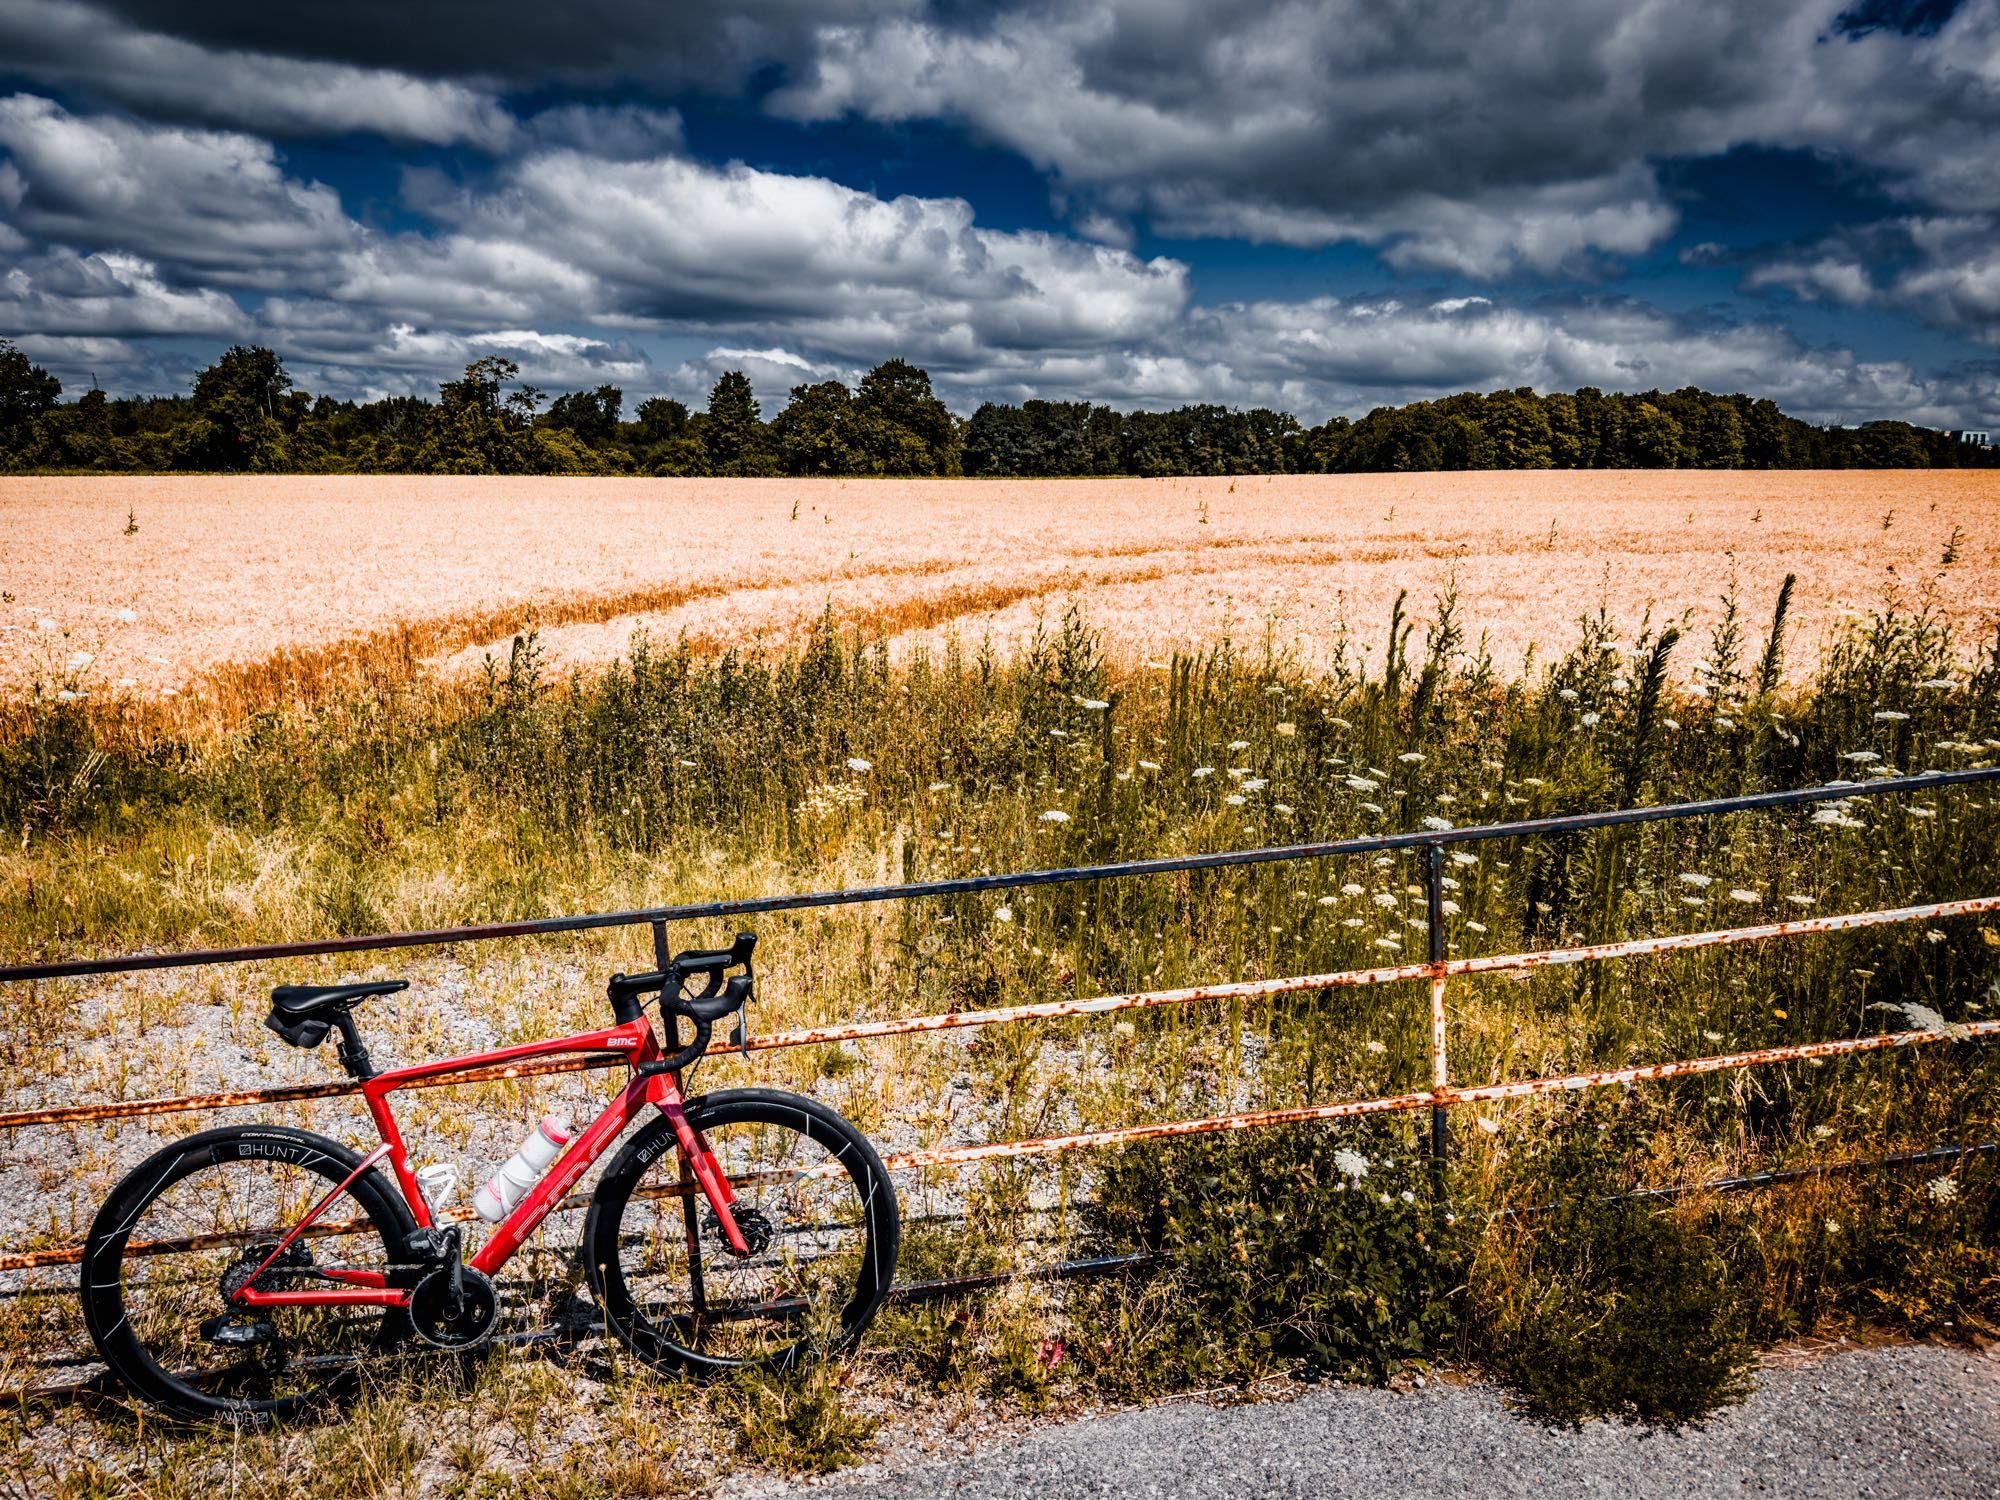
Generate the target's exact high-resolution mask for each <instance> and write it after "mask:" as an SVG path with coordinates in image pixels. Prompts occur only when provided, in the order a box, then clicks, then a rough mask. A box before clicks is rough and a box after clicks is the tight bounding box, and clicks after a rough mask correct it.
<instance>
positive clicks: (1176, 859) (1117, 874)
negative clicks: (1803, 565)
mask: <svg viewBox="0 0 2000 1500" xmlns="http://www.w3.org/2000/svg"><path fill="white" fill-rule="evenodd" d="M1996 780H2000V767H1990V768H1982V769H1979V770H1972V771H1926V772H1924V773H1922V774H1921V775H1917V776H1893V777H1883V778H1881V779H1880V780H1876V781H1868V782H1856V783H1852V784H1848V783H1845V782H1831V783H1829V784H1827V785H1825V786H1812V787H1799V788H1795V789H1793V790H1790V791H1782V792H1754V793H1750V794H1748V795H1746V796H1741V797H1715V798H1710V799H1708V800H1706V801H1702V802H1667V803H1661V804H1659V805H1657V806H1653V807H1622V808H1614V809H1612V810H1610V811H1607V812H1594V813H1569V814H1564V815H1563V816H1560V817H1551V818H1523V819H1522V820H1521V821H1519V822H1517V823H1482V824H1478V825H1476V826H1474V827H1470V828H1448V829H1437V830H1431V831H1426V832H1423V833H1388V834H1379V835H1372V836H1368V837H1362V838H1351V839H1330V840H1326V841H1323V842H1320V843H1310V844H1280V845H1274V846H1272V847H1269V848H1262V849H1230V850H1225V851H1222V852H1221V853H1216V854H1184V855H1174V856H1172V857H1169V858H1165V859H1134V860H1123V861H1120V862H1117V863H1113V864H1101V865H1071V866H1065V867H1063V868H1061V869H1050V870H1021V871H1017V872H1015V873H1013V874H1010V875H967V876H962V877H959V878H957V879H952V880H922V881H911V882H909V883H907V884H904V885H873V886H852V887H849V888H848V889H846V890H838V891H813V892H809V893H807V894H804V895H794V896H753V897H749V898H746V899H743V900H739V901H702V902H695V903H692V904H688V905H681V906H651V907H641V908H637V909H635V910H632V911H611V912H595V913H592V914H590V915H588V916H580V917H535V918H529V919H524V920H522V921H517V922H484V923H474V924H471V925H468V926H463V927H436V928H431V929H428V930H426V931H422V932H377V933H371V934H369V935H367V936H364V937H340V938H317V939H314V940H313V941H311V942H304V943H257V944H251V945H248V946H244V947H237V948H199V949H194V950H191V951H188V952H184V953H131V954H125V955H123V956H121V957H117V958H81V959H63V960H58V961H53V962H49V963H38V964H8V965H0V984H15V983H21V982H23V981H26V980H34V979H66V978H79V977H82V976H86V975H91V974H123V973H131V972H136V971H138V970H141V969H185V968H192V967H195V966H197V965H204V964H242V963H257V962H260V961H263V960H266V959H273V958H310V957H314V956H317V955H321V954H329V953H369V952H376V951H380V950H386V949H391V948H434V947H439V946H442V945H445V944H449V943H467V942H486V941H490V940H493V939H496V938H516V937H535V936H542V935H547V934H551V933H561V932H591V931H597V930H600V929H603V928H607V927H644V926H654V925H657V924H659V923H662V922H692V921H703V920H712V919H714V918H717V917H740V916H755V915H757V914H759V913H763V912H780V911H807V910H811V909H813V908H816V907H825V906H856V905H860V904H862V903H865V902H873V901H908V900H910V899H912V898H914V897H918V896H961V895H971V894H975V893H978V892H981V891H1005V890H1015V889H1018V888H1020V887H1022V886H1035V885H1066V884H1069V883H1071V882H1074V881H1079V880H1109V879H1114V878H1122V877H1125V876H1130V875H1166V874H1172V873H1175V872H1177V871H1184V870H1220V869H1228V868H1233V867H1236V866H1241V865H1267V864H1279V863H1284V862H1287V861H1292V860H1301V859H1329V858H1333V857H1335V856H1338V855H1343V854H1377V853H1381V852H1383V851H1388V850H1397V849H1429V848H1432V847H1433V846H1442V847H1449V846H1451V845H1454V844H1469V843H1479V842H1483V841H1485V840H1489V839H1525V838H1542V837H1546V836H1547V835H1549V834H1560V833H1580V832H1584V831H1587V830H1590V829H1593V828H1613V827H1618V826H1620V825H1623V824H1628V823H1662V822H1669V821H1673V820H1678V819H1684V818H1706V817H1714V816H1716V815H1718V814H1721V813H1734V812H1751V811H1755V810H1757V809H1759V808H1774V807H1800V806H1804V805H1806V804H1809V803H1814V802H1844V801H1847V800H1848V799H1850V798H1853V797H1880V796H1887V795H1892V794H1899V793H1903V792H1912V791H1929V790H1935V789H1938V788H1941V787H1953V786H1970V785H1974V784H1976V783H1979V782H1990V781H1996Z"/></svg>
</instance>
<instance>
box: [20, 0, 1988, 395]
mask: <svg viewBox="0 0 2000 1500" xmlns="http://www.w3.org/2000/svg"><path fill="white" fill-rule="evenodd" d="M0 336H6V337H11V338H13V339H14V340H15V341H16V342H17V343H18V344H20V345H21V346H22V347H23V348H25V349H26V350H28V351H29V352H30V353H31V354H32V355H33V357H34V358H35V359H37V360H38V361H40V362H42V363H44V364H46V365H47V366H49V367H50V368H51V369H53V370H54V371H55V372H56V373H58V374H59V375H61V376H62V377H63V379H64V381H65V382H66V383H68V384H70V385H71V386H75V385H79V384H80V385H84V386H87V385H88V384H89V382H90V380H91V379H92V378H93V376H94V378H95V379H97V380H98V381H99V382H100V383H102V384H103V385H104V386H105V387H106V388H107V389H109V390H112V391H114V392H126V391H171V390H184V389H185V388H186V386H187V383H188V378H189V376H190V374H191V373H192V371H193V370H194V369H195V368H197V367H198V366H199V365H200V364H202V363H204V362H206V361H207V360H208V359H210V358H212V357H213V355H214V353H215V351H216V350H217V349H218V347H219V346H221V345H223V344H226V343H230V342H254V343H261V344H266V345H269V346H270V347H272V348H275V349H277V350H278V351H279V352H280V353H282V354H283V355H284V357H285V359H286V361H287V363H288V365H289V366H290V368H291V369H292V371H293V372H294V374H295V375H296V376H297V377H298V379H299V380H300V382H301V383H302V384H303V385H305V386H307V387H308V388H309V389H313V390H329V391H334V392H336V393H339V394H343V395H362V394H370V393H385V392H399V391H421V392H430V391H431V390H433V389H434V387H435V384H436V382H437V381H438V379H439V378H440V377H441V376H446V375H450V374H454V373H456V372H457V370H459V369H460V368H461V367H462V366H463V365H464V364H465V363H466V362H467V361H468V360H471V359H474V358H477V357H479V356H481V355H483V354H504V355H506V356H508V357H509V358H512V359H515V360H517V361H518V362H519V363H520V364H521V366H522V369H523V374H524V377H526V378H529V379H532V380H534V381H535V382H537V383H538V384H541V385H543V386H545V387H550V388H569V387H575V386H579V385H583V384H593V385H594V384H597V383H600V382H611V383H615V384H618V385H621V386H623V387H624V388H625V390H626V391H627V393H628V394H627V400H628V408H629V405H630V404H631V403H634V402H636V400H637V399H638V398H639V397H641V396H644V395H648V394H654V393H666V394H674V395H680V396H682V397H692V398H694V400H695V401H696V402H697V403H698V402H699V400H700V399H701V397H702V395H703V394H704V393H705V391H706V389H707V386H708V384H709V382H710V381H711V380H712V379H713V377H714V374H715V373H716V372H717V371H719V370H721V369H726V368H731V367H740V368H743V369H746V370H748V371H749V372H750V374H751V376H752V378H753V380H754V381H755V382H756V384H757V387H758V391H759V394H760V395H761V396H762V397H763V398H764V400H765V401H766V403H767V407H775V405H776V404H778V403H780V402H782V400H783V397H784V393H785V390H786V389H787V387H789V386H790V385H792V384H795V383H797V382H798V381H800V380H802V379H808V378H820V377H822V376H824V375H826V374H834V375H839V376H842V377H844V378H851V377H852V376H853V375H854V374H855V373H856V372H858V371H860V370H863V369H866V368H867V367H868V366H870V365H872V364H875V363H877V362H878V361H880V360H882V359H884V358H887V357H890V356H892V355H902V356H905V357H907V358H909V359H912V360H914V361H916V362H918V363H920V364H922V365H924V366H926V367H927V368H929V369H930V370H931V372H932V374H933V376H934V378H935V379H936V380H937V381H938V383H939V385H940V387H941V388H942V390H943V392H944V394H945V395H946V396H947V398H948V399H949V400H950V401H951V402H952V404H953V405H954V406H956V407H958V408H959V409H961V410H968V411H969V410H970V409H971V407H972V406H973V405H975V404H976V403H977V402H978V401H980V400H982V399H988V398H994V399H1013V400H1018V399H1021V398H1023V397H1025V396H1030V395H1044V396H1058V397H1089V398H1093V399H1098V400H1104V401H1110V402H1113V403H1116V404H1118V405H1121V406H1142V405H1143V406H1162V405H1177V404H1179V403H1182V402H1185V401H1194V400H1207V401H1222V402H1227V403H1230V404H1235V405H1251V404H1268V405H1275V406H1280V407H1284V408H1287V409H1290V410H1292V411H1295V412H1298V413H1299V414H1300V415H1301V416H1304V417H1306V418H1307V419H1309V420H1317V419H1319V418H1320V417H1323V416H1325V415H1327V414H1329V413H1332V412H1347V413H1350V414H1354V413H1358V412H1361V411H1365V410H1366V409H1368V408H1369V407H1371V406H1374V405H1377V404H1380V403H1383V402H1390V401H1402V400H1408V399H1411V398H1413V397H1417V396H1425V395H1436V394H1442V393H1446V392H1450V391H1456V390H1463V389H1468V388H1469V389H1491V388H1495V387H1500V386H1515V385H1524V384H1525V385H1533V386H1536V387H1538V388H1541V389H1556V388H1563V389H1566V388H1572V387H1575V386H1577V385H1582V384H1595V385H1599V386H1603V387H1605V388H1611V389H1627V390H1631V389H1643V388H1646V387H1649V386H1655V385H1658V386H1663V387H1667V388H1672V387H1675V386H1679V385H1685V384H1690V383H1692V384H1697V385H1702V386H1706V387H1709V388H1711V389H1716V390H1746V391H1750V392H1752V393H1753V394H1760V395H1770V396H1773V397H1775V398H1776V399H1777V400H1778V401H1780V402H1781V403H1782V404H1783V405H1784V406H1785V407H1786V408H1787V409H1788V410H1791V411H1793V412H1795V413H1797V414H1799V415H1802V416H1806V417H1809V418H1812V419H1814V420H1820V421H1858V420H1865V419H1867V418H1870V417H1879V416H1899V417H1906V418H1909V419H1911V420H1914V421H1919V422H1926V423H1932V424H1936V425H1943V426H1958V425H1966V424H1970V425H1981V424H1984V423H1991V422H1995V421H2000V0H1957V3H1954V0H1832V3H1825V0H1797V3H1786V0H1618V3H1606V0H1515V3H1501V0H1429V3H1414V0H1319V3H1311V0H1298V3H1283V0H1230V3H1221V0H1216V3H1197V0H1044V3H1030V4H1000V5H991V6H988V5H978V4H974V3H970V0H963V3H961V0H936V3H925V0H704V3H702V4H699V5H684V4H678V3H676V4H662V3H653V0H643V3H642V0H563V3H550V0H535V3H533V4H522V3H518V0H481V3H480V4H477V5H466V4H460V3H455V0H418V3H414V4H413V3H410V0H397V3H394V4H387V3H382V0H345V3H342V4H340V5H327V6H280V5H272V4H270V3H269V0H207V3H202V0H102V3H92V0H0Z"/></svg>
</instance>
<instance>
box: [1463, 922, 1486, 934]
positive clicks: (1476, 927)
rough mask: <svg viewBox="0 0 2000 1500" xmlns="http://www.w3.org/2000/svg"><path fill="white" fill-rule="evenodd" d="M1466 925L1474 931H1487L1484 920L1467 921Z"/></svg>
mask: <svg viewBox="0 0 2000 1500" xmlns="http://www.w3.org/2000/svg"><path fill="white" fill-rule="evenodd" d="M1465 925H1466V926H1467V927H1469V928H1470V929H1471V930H1472V931H1474V932H1481V933H1483V932H1485V931H1486V924H1485V923H1484V922H1467V923H1466V924H1465Z"/></svg>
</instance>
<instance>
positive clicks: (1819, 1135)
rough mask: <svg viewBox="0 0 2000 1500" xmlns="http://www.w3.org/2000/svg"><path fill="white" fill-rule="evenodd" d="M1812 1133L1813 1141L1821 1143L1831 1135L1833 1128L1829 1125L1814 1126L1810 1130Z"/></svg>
mask: <svg viewBox="0 0 2000 1500" xmlns="http://www.w3.org/2000/svg"><path fill="white" fill-rule="evenodd" d="M1812 1133H1813V1139H1814V1140H1816V1141H1823V1140H1825V1139H1826V1138H1827V1137H1828V1136H1830V1135H1832V1134H1833V1127H1832V1126H1831V1125H1815V1126H1813V1128H1812Z"/></svg>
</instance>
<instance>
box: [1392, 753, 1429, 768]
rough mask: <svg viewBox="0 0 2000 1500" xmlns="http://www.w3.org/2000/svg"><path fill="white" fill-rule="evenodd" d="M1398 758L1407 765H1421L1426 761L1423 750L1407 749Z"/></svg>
mask: <svg viewBox="0 0 2000 1500" xmlns="http://www.w3.org/2000/svg"><path fill="white" fill-rule="evenodd" d="M1396 759H1397V760H1399V761H1401V762H1402V763H1403V764H1404V765H1406V766H1420V765H1422V764H1423V763H1424V755H1423V752H1422V751H1421V750H1405V751H1404V752H1403V753H1402V754H1401V755H1399V756H1397V757H1396Z"/></svg>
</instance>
